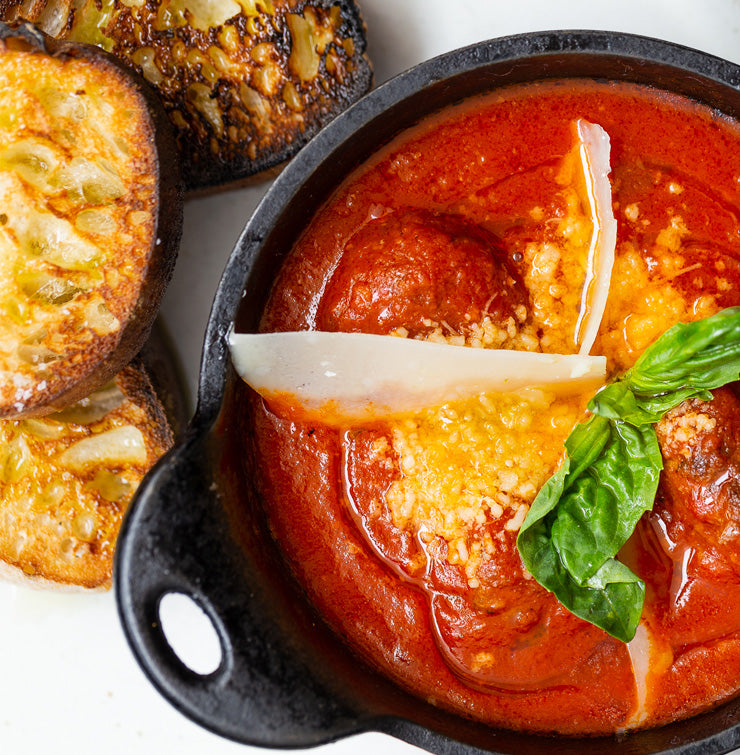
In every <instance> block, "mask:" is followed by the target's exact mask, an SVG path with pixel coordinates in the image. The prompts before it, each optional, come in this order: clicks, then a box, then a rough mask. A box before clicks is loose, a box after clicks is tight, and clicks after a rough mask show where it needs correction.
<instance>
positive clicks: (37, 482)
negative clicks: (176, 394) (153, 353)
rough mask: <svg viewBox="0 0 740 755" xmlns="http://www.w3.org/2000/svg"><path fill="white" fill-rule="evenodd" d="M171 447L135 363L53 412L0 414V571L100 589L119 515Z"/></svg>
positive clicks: (39, 583) (46, 583)
mask: <svg viewBox="0 0 740 755" xmlns="http://www.w3.org/2000/svg"><path fill="white" fill-rule="evenodd" d="M171 446H172V433H171V431H170V429H169V426H168V423H167V419H166V417H165V414H164V410H163V408H162V405H161V404H160V402H159V400H158V399H157V397H156V395H155V393H154V391H153V389H152V385H151V382H150V380H149V377H148V376H147V372H146V370H145V369H144V367H143V365H142V363H141V362H140V361H138V360H137V361H135V362H134V363H132V364H131V365H129V366H128V367H126V368H125V369H124V370H123V371H122V372H121V373H120V374H119V375H118V376H117V377H116V378H115V380H114V381H112V382H111V383H109V384H107V385H106V386H104V387H103V388H102V389H100V390H99V391H97V392H96V393H94V394H92V395H91V396H90V397H88V398H86V399H84V400H82V401H81V402H78V403H77V404H73V405H71V406H70V407H68V408H67V409H65V410H63V411H62V412H60V413H57V414H53V415H48V416H46V417H39V418H24V419H14V420H3V421H0V576H3V577H6V578H9V579H12V580H14V581H18V582H22V583H25V584H28V585H32V586H35V587H45V588H48V587H53V588H55V589H67V590H69V589H81V588H87V589H93V588H101V589H104V588H107V587H109V586H110V581H111V571H112V564H113V551H114V546H115V542H116V538H117V536H118V531H119V529H120V526H121V521H122V519H123V515H124V512H125V510H126V508H127V506H128V504H129V501H130V500H131V498H132V496H133V494H134V492H135V491H136V488H137V486H138V484H139V483H140V481H141V479H142V478H143V476H144V475H145V474H146V472H147V471H148V470H149V469H150V468H151V467H152V465H153V464H154V463H155V462H156V461H157V459H159V457H160V456H161V455H162V454H163V453H164V452H165V451H166V450H168V449H169V448H170V447H171Z"/></svg>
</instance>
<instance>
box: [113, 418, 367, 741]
mask: <svg viewBox="0 0 740 755" xmlns="http://www.w3.org/2000/svg"><path fill="white" fill-rule="evenodd" d="M221 442H222V438H221V437H220V435H219V434H218V433H215V432H214V433H204V434H201V435H197V434H193V433H192V432H191V433H190V434H189V435H188V436H187V437H186V439H185V441H184V442H183V444H182V445H180V446H179V447H177V448H176V449H175V450H174V451H173V452H171V453H169V454H168V455H166V456H165V457H163V458H162V459H161V460H160V462H159V464H158V465H157V466H156V467H155V468H154V469H153V470H152V472H151V473H150V475H149V476H148V477H147V478H146V480H145V481H144V482H143V483H142V485H141V487H140V489H139V491H138V493H137V495H136V497H135V499H134V501H133V502H132V505H131V508H130V509H129V512H128V514H127V517H126V519H125V521H124V525H123V528H122V531H121V534H120V536H119V541H118V547H117V550H116V561H115V568H114V586H115V589H116V598H117V603H118V611H119V616H120V619H121V623H122V625H123V629H124V633H125V635H126V638H127V640H128V642H129V645H130V646H131V649H132V651H133V653H134V655H135V656H136V659H137V661H138V662H139V664H140V665H141V667H142V669H143V670H144V672H145V674H146V675H147V677H148V678H149V680H150V681H151V682H152V683H153V684H154V685H155V687H156V688H157V689H158V690H159V691H160V692H161V693H162V694H163V695H164V697H165V698H167V699H168V700H169V702H170V703H172V704H173V705H174V706H175V707H176V708H177V709H178V710H179V711H180V712H181V713H183V714H184V715H186V716H188V717H189V718H191V719H192V720H194V721H195V722H196V723H199V724H200V725H201V726H204V727H205V728H207V729H209V730H211V731H213V732H215V733H217V734H220V735H222V736H225V737H227V738H230V739H234V740H236V741H239V742H243V743H245V744H250V745H256V746H262V747H310V746H313V745H318V744H323V743H325V742H329V741H332V740H334V739H337V738H339V737H342V736H346V735H348V734H351V733H355V732H358V731H362V730H365V729H366V728H368V716H367V713H366V712H364V711H363V710H362V708H361V706H356V705H353V704H352V703H348V702H347V701H345V700H342V698H341V696H339V695H338V694H337V693H336V690H334V689H332V688H331V685H330V684H326V683H325V680H322V679H318V678H317V674H316V672H315V668H316V664H315V663H314V660H315V659H312V658H311V657H310V655H309V654H307V652H306V651H305V649H304V648H302V647H301V645H302V637H301V635H300V633H299V632H296V630H295V628H294V627H293V625H292V623H291V621H290V620H286V618H285V617H284V616H281V615H280V611H279V609H278V607H277V606H276V605H275V601H273V600H271V597H270V596H269V595H268V594H266V592H265V590H264V588H263V587H262V586H261V585H260V582H261V581H263V580H264V577H263V576H262V575H260V574H258V572H259V571H260V569H261V568H262V567H261V565H260V564H259V563H257V564H255V563H254V562H255V561H257V562H259V561H260V560H261V559H263V555H262V553H261V552H260V549H261V547H260V546H259V543H257V541H256V540H255V541H254V546H253V547H252V548H251V549H250V548H245V547H244V545H245V543H244V533H243V532H241V531H239V527H238V525H235V523H234V522H235V520H234V517H231V516H230V515H229V511H228V506H225V505H224V500H223V499H224V497H226V498H229V497H231V498H233V490H229V486H230V485H231V482H230V479H231V478H230V476H229V472H228V465H225V464H222V463H220V459H221V458H222V457H221V453H222V449H221V447H220V446H221ZM219 470H221V471H219ZM221 473H222V474H224V478H221V479H214V475H215V476H218V475H219V474H221ZM224 490H226V495H225V496H224ZM260 538H261V542H262V541H263V535H262V534H260ZM250 551H254V552H255V553H254V558H252V553H251V552H250ZM173 593H176V594H179V595H180V596H185V597H186V598H187V599H189V600H192V601H193V602H194V603H195V604H196V605H197V606H198V607H199V608H200V609H202V610H203V612H204V613H205V614H206V617H207V619H208V620H210V623H211V624H212V628H213V630H215V633H216V635H217V637H218V644H219V646H220V647H219V651H220V661H219V662H218V663H217V664H213V663H211V667H210V668H206V669H204V668H203V667H201V666H199V665H197V664H194V663H192V662H191V661H192V657H191V656H189V655H188V653H187V652H186V651H184V650H183V645H182V642H181V639H182V638H181V639H180V640H176V639H175V636H174V635H173V634H172V633H171V632H170V628H169V627H168V626H165V627H163V625H162V614H164V619H165V621H166V615H167V614H166V611H162V607H163V604H166V603H167V601H168V600H169V598H171V597H172V594H173ZM201 619H203V617H202V616H201ZM166 632H168V633H169V635H168V634H167V633H166ZM291 635H292V637H291ZM168 636H169V638H170V640H172V643H170V642H169V641H168ZM178 652H180V654H181V656H182V657H180V655H178ZM214 665H215V668H214ZM204 670H205V671H206V672H207V673H199V672H202V671H204Z"/></svg>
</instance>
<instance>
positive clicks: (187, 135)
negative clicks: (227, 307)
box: [0, 0, 372, 188]
mask: <svg viewBox="0 0 740 755" xmlns="http://www.w3.org/2000/svg"><path fill="white" fill-rule="evenodd" d="M0 17H1V18H2V19H3V20H6V21H15V20H18V19H26V20H30V21H33V22H34V23H37V24H38V25H39V26H40V27H41V28H43V29H44V31H46V32H47V33H49V34H51V35H53V36H56V37H60V38H66V39H73V40H78V41H81V42H90V43H93V44H97V45H100V46H101V47H103V48H104V49H106V50H108V51H110V52H112V53H113V54H114V55H115V56H116V57H118V58H120V59H121V60H122V61H124V62H125V63H126V64H127V65H130V66H132V67H133V68H135V69H136V70H137V71H138V72H140V73H141V74H143V76H144V77H145V78H146V79H148V80H149V81H150V82H151V83H152V84H153V85H154V86H155V87H156V88H157V90H158V92H159V95H160V97H161V98H162V101H163V102H164V104H165V107H166V109H167V112H168V113H169V116H170V118H171V119H172V122H173V123H174V124H175V126H176V128H177V134H178V136H177V139H178V143H179V147H180V150H181V153H182V155H183V160H184V171H185V179H186V183H187V185H188V186H189V187H191V188H198V187H206V186H213V185H216V184H223V183H226V182H232V181H235V180H237V179H241V178H244V177H246V176H250V175H253V174H255V173H258V172H261V171H263V170H265V169H266V168H269V167H272V166H274V165H277V164H279V163H281V162H283V161H285V160H286V159H287V158H289V157H291V156H292V155H293V154H294V153H295V152H296V151H297V150H298V149H299V148H300V147H301V146H302V145H303V144H304V143H305V142H306V141H307V140H308V139H309V138H310V137H311V136H312V135H313V134H314V133H315V132H316V131H317V130H318V129H319V128H320V127H321V126H323V125H324V124H326V123H327V122H328V121H329V120H330V119H331V118H332V117H333V116H335V115H336V114H337V113H338V112H340V111H341V110H343V109H344V108H345V107H347V105H349V104H350V103H351V102H353V101H354V100H356V99H357V98H358V97H360V95H362V94H364V93H365V92H366V91H367V90H368V89H369V87H370V85H371V82H372V72H371V68H370V64H369V62H368V60H367V58H366V56H365V33H364V26H363V23H362V20H361V18H360V14H359V11H358V9H357V7H356V5H355V4H354V3H353V2H352V1H351V0H207V2H206V1H204V0H102V2H101V0H20V1H19V0H0Z"/></svg>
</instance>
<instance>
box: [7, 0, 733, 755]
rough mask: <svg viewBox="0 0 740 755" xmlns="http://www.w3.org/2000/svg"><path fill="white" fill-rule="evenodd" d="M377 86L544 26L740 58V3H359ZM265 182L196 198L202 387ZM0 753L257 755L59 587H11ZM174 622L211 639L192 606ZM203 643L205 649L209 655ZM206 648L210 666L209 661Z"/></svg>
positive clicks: (188, 316) (186, 358)
mask: <svg viewBox="0 0 740 755" xmlns="http://www.w3.org/2000/svg"><path fill="white" fill-rule="evenodd" d="M358 2H359V4H360V7H361V9H362V11H363V15H364V18H365V21H366V23H367V27H368V41H369V54H370V57H371V59H372V61H373V63H374V67H375V72H376V81H377V82H378V83H381V82H383V81H385V80H386V79H388V78H389V77H391V76H393V75H394V74H396V73H399V72H400V71H402V70H404V69H406V68H408V67H410V66H412V65H414V64H415V63H418V62H420V61H422V60H425V59H426V58H429V57H432V56H434V55H437V54H439V53H442V52H445V51H447V50H452V49H454V48H456V47H461V46H463V45H466V44H470V43H472V42H476V41H479V40H483V39H487V38H492V37H498V36H504V35H507V34H514V33H519V32H526V31H535V30H545V29H576V28H580V29H606V30H613V31H626V32H633V33H638V34H645V35H648V36H653V37H659V38H662V39H667V40H670V41H673V42H678V43H681V44H685V45H689V46H692V47H696V48H699V49H702V50H705V51H707V52H711V53H713V54H715V55H719V56H721V57H724V58H727V59H728V60H731V61H734V62H737V63H740V1H739V0H619V1H618V2H616V1H615V0H514V1H513V2H512V0H358ZM267 187H268V183H267V182H262V183H260V184H258V185H255V186H252V187H250V188H248V189H242V190H238V191H234V192H230V193H226V194H221V195H218V196H213V197H208V198H204V199H196V200H191V201H189V202H188V203H187V205H186V208H185V230H184V235H183V241H182V248H181V251H180V258H179V261H178V266H177V269H176V272H175V276H174V279H173V281H172V284H171V286H170V289H169V290H168V292H167V295H166V298H165V302H164V305H163V314H164V318H165V321H166V323H167V325H168V327H169V329H170V331H171V333H172V335H173V336H174V338H175V340H176V343H177V344H178V348H179V351H180V356H181V360H182V363H183V366H184V368H185V371H186V374H187V378H188V381H189V384H190V386H191V388H192V389H193V390H194V389H195V385H196V381H197V372H198V365H199V362H200V349H201V342H202V336H203V332H204V328H205V323H206V320H207V317H208V312H209V309H210V303H211V300H212V297H213V294H214V292H215V289H216V286H217V283H218V280H219V278H220V274H221V271H222V269H223V267H224V265H225V263H226V260H227V258H228V255H229V253H230V251H231V248H232V246H233V245H234V242H235V241H236V239H237V237H238V235H239V232H240V230H241V228H242V226H243V225H244V223H245V221H246V219H247V217H248V215H249V213H250V212H251V211H252V209H253V208H254V207H255V206H256V204H257V202H258V201H259V199H260V197H261V196H262V195H263V193H264V191H265V190H266V189H267ZM0 606H2V608H1V609H0V610H1V611H2V613H1V615H2V620H0V753H3V754H6V753H7V754H8V755H26V754H29V755H31V754H33V755H36V754H37V753H46V752H49V753H61V754H62V755H66V754H67V753H75V755H80V754H82V755H86V753H101V754H102V755H117V754H118V753H126V754H127V755H129V754H132V753H142V754H144V755H146V754H147V753H158V752H161V751H162V750H164V751H165V752H171V753H177V754H178V755H193V754H195V753H198V754H200V753H209V754H212V755H222V754H226V753H229V754H231V755H257V753H259V752H262V751H261V750H259V749H257V748H250V747H245V746H242V745H237V744H235V743H233V742H229V741H226V740H223V739H220V738H219V737H217V736H215V735H213V734H211V733H209V732H206V731H204V730H202V729H200V728H199V727H198V726H196V725H195V724H193V723H191V722H190V721H189V720H187V719H186V718H184V717H183V716H182V715H180V714H179V713H178V712H177V711H175V710H174V709H173V708H172V707H171V706H170V705H169V704H168V703H167V702H165V700H164V699H163V698H161V697H160V696H159V694H158V693H157V692H156V691H155V690H154V688H153V687H151V685H150V684H149V682H148V681H147V680H146V679H145V677H144V675H143V673H142V672H141V671H140V669H139V668H138V666H137V665H136V663H135V661H134V659H133V656H132V655H131V653H130V652H129V649H128V647H127V645H126V643H125V640H124V638H123V635H122V632H121V629H120V626H119V623H118V618H117V614H116V610H115V604H114V596H113V595H112V594H110V593H109V594H102V595H101V594H95V595H59V594H47V593H42V592H37V591H33V590H28V589H24V588H18V587H14V586H10V585H0ZM168 618H169V620H170V621H169V622H168V624H167V625H168V626H169V627H170V628H171V632H172V634H173V635H174V634H175V631H177V634H178V636H179V637H180V638H181V641H182V642H183V643H185V644H186V645H190V646H195V647H201V646H202V645H204V644H207V640H208V639H209V637H208V635H207V634H201V632H200V631H199V630H198V629H197V626H196V624H195V623H194V622H193V620H192V619H191V617H190V614H189V612H188V611H186V610H185V609H184V608H181V607H179V606H175V607H173V609H172V611H171V615H170V616H169V617H168ZM199 652H201V651H199ZM207 660H208V658H207V653H206V654H205V655H204V657H203V662H207ZM380 749H382V751H383V753H386V754H387V755H394V753H399V755H400V754H406V755H410V754H411V753H413V752H414V751H417V748H414V747H411V746H410V745H407V744H404V743H402V742H398V741H396V740H394V739H392V738H390V737H386V736H384V735H379V734H363V735H360V736H358V737H353V738H351V739H347V740H343V741H340V742H336V743H333V744H330V745H325V746H323V747H320V748H317V749H315V750H313V751H312V752H315V753H316V755H332V754H333V755H345V753H347V754H348V753H352V755H364V754H365V753H375V752H377V751H378V750H380Z"/></svg>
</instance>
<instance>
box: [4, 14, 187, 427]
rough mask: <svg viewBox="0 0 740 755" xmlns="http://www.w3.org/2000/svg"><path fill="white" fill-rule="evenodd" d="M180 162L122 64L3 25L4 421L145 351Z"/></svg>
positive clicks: (47, 404)
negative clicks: (143, 347) (177, 166)
mask: <svg viewBox="0 0 740 755" xmlns="http://www.w3.org/2000/svg"><path fill="white" fill-rule="evenodd" d="M168 133H169V136H168ZM175 155H176V152H175V148H174V141H173V139H172V135H171V130H170V127H169V123H168V122H167V118H166V115H165V114H164V112H163V110H162V108H161V105H160V104H159V102H158V101H157V100H156V98H154V97H153V96H152V94H151V92H150V90H149V87H148V86H147V85H146V84H145V83H144V82H143V81H140V80H139V79H138V77H136V76H135V75H133V73H132V72H130V71H129V70H128V69H126V68H124V67H123V66H122V65H121V64H120V63H119V62H118V61H116V60H115V59H112V58H110V56H108V55H107V54H105V53H104V52H102V51H101V50H98V49H97V48H95V47H90V46H82V45H79V44H75V43H65V42H61V43H60V42H57V41H55V40H52V39H46V38H44V37H43V35H41V34H40V33H39V32H38V31H37V30H33V29H30V28H22V29H18V30H10V29H9V28H7V27H4V26H3V27H2V28H0V200H1V201H0V418H8V417H13V416H28V415H32V414H43V413H47V412H48V411H50V410H53V409H55V408H58V407H60V406H64V405H66V404H68V403H70V402H71V401H75V400H77V399H78V398H81V397H83V396H85V395H86V394H88V393H89V392H90V391H91V390H93V389H94V388H95V387H96V386H98V385H100V384H101V383H102V382H105V381H106V380H109V379H110V378H111V377H113V376H114V375H115V374H116V373H117V372H118V371H119V370H120V369H121V368H122V367H123V366H124V365H125V364H126V363H128V362H129V361H130V360H131V358H132V357H133V356H134V355H135V354H137V353H138V352H139V350H140V349H141V347H142V345H143V343H144V341H145V340H146V337H147V335H148V332H149V329H150V327H151V324H152V321H153V319H154V317H155V315H156V311H157V308H158V305H159V302H160V300H161V296H162V294H163V292H164V288H165V286H166V284H167V282H168V281H169V278H170V275H171V272H172V266H173V264H174V261H175V256H176V252H177V245H178V243H179V236H180V232H181V227H182V197H181V184H180V181H179V179H178V177H177V169H176V166H175V161H176V157H175Z"/></svg>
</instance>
